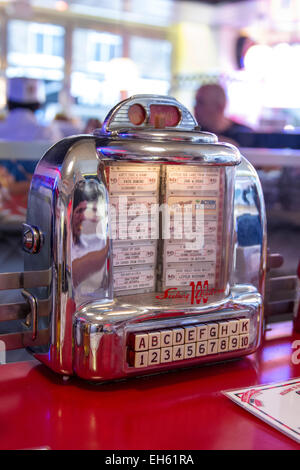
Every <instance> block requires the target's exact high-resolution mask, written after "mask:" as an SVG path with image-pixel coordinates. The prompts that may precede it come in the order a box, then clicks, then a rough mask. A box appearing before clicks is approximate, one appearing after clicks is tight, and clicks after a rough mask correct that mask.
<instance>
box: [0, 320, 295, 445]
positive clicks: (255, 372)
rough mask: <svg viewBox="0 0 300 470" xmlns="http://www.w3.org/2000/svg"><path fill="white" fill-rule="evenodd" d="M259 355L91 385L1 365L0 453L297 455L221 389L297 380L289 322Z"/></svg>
mask: <svg viewBox="0 0 300 470" xmlns="http://www.w3.org/2000/svg"><path fill="white" fill-rule="evenodd" d="M269 328H272V329H271V330H270V331H268V332H267V333H266V337H265V340H264V344H263V348H262V349H260V351H259V352H257V353H256V354H253V355H251V356H248V357H246V358H244V359H239V360H236V361H233V362H228V363H224V364H217V365H210V366H205V367H199V368H193V369H189V370H185V371H179V372H178V371H177V372H172V373H169V374H164V375H157V376H152V377H147V378H139V379H132V380H129V381H127V382H119V383H114V384H106V385H92V384H88V383H85V382H83V381H81V380H80V379H77V378H71V379H70V380H69V381H63V379H62V378H61V377H59V376H57V375H55V374H54V373H53V372H52V371H50V370H49V369H47V367H46V366H43V365H41V364H39V363H38V362H37V361H35V360H33V361H30V362H23V363H16V364H6V365H2V366H0V448H1V449H30V448H40V447H48V448H50V449H106V450H107V449H110V450H117V449H119V450H121V449H126V450H131V449H136V450H138V449H145V450H147V449H152V450H163V449H168V450H177V449H178V450H192V449H298V450H299V449H300V445H299V444H297V443H296V442H294V441H293V440H291V439H290V438H288V437H286V436H285V435H284V434H282V433H280V432H279V431H277V430H276V429H273V428H272V427H270V426H269V425H268V424H266V423H264V422H263V421H261V420H259V419H258V418H256V417H254V416H252V415H251V414H250V413H248V412H247V411H245V410H243V409H242V408H241V407H239V406H238V405H236V404H235V403H233V402H231V401H230V400H229V399H228V398H226V397H225V396H224V395H222V393H221V392H222V390H229V389H234V388H241V387H247V386H250V385H255V384H265V383H271V382H279V381H283V380H286V379H290V378H295V377H299V376H300V364H298V365H293V364H292V360H291V356H292V353H293V349H292V342H293V341H294V340H296V339H298V340H299V339H300V335H299V334H298V335H295V334H294V335H292V326H291V323H290V322H285V323H280V324H277V325H272V326H270V327H269Z"/></svg>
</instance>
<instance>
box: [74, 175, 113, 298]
mask: <svg viewBox="0 0 300 470" xmlns="http://www.w3.org/2000/svg"><path fill="white" fill-rule="evenodd" d="M105 205H106V201H105V196H104V194H103V192H102V189H101V186H100V183H99V182H98V181H96V180H94V179H86V180H84V181H81V182H80V183H78V184H77V186H76V188H75V191H74V199H73V213H72V235H73V244H72V277H73V286H74V287H75V289H76V294H77V295H76V297H77V300H78V298H79V299H80V298H82V297H84V296H86V295H88V296H90V295H93V294H95V293H96V292H99V289H101V286H102V283H103V276H104V275H105V269H104V267H105V261H106V257H107V253H108V249H109V242H108V239H107V238H106V234H105V230H106V225H107V215H106V212H105V211H106V209H105Z"/></svg>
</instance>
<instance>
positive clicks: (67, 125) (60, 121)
mask: <svg viewBox="0 0 300 470" xmlns="http://www.w3.org/2000/svg"><path fill="white" fill-rule="evenodd" d="M52 125H53V127H54V128H56V129H57V130H58V131H59V132H60V133H61V134H62V137H69V136H71V135H78V134H81V133H82V126H81V125H80V123H79V122H78V121H77V120H76V119H75V118H71V117H69V116H67V115H66V114H64V113H58V114H56V116H55V118H54V121H53V123H52Z"/></svg>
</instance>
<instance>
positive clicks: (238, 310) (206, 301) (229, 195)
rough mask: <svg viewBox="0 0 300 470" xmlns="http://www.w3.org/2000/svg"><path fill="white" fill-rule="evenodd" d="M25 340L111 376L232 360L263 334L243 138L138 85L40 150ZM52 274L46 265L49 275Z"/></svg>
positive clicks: (260, 206)
mask: <svg viewBox="0 0 300 470" xmlns="http://www.w3.org/2000/svg"><path fill="white" fill-rule="evenodd" d="M24 249H25V250H26V253H25V260H24V263H25V273H24V279H26V276H27V277H28V276H29V275H30V276H31V275H32V273H34V272H35V273H36V275H37V276H38V277H39V276H43V278H44V279H45V280H44V282H40V283H39V282H38V280H37V282H36V284H35V285H36V286H38V287H30V286H31V285H33V284H30V283H29V284H28V286H29V287H28V288H26V283H25V284H24V287H25V291H24V295H26V296H27V297H28V298H29V299H30V301H31V304H32V309H31V310H32V311H31V317H30V318H29V320H28V322H27V324H26V325H25V326H24V334H23V341H24V344H25V346H26V347H28V348H29V349H30V351H32V352H33V354H34V355H35V357H37V358H38V359H40V360H41V361H42V362H43V363H45V364H47V365H48V366H49V367H50V368H51V369H53V370H54V371H56V372H58V373H60V374H66V375H72V374H76V375H78V376H80V377H82V378H84V379H87V380H94V381H106V380H112V379H120V378H125V377H129V376H136V375H145V374H148V373H153V372H159V371H162V372H163V371H166V370H169V369H174V368H180V367H187V366H191V365H194V364H195V365H198V364H201V363H207V362H216V361H223V360H226V359H231V358H234V357H237V356H241V355H245V354H249V353H251V352H253V351H255V350H256V348H257V347H258V345H259V343H260V338H261V333H262V327H263V295H264V279H265V269H266V258H265V256H266V236H265V213H264V202H263V196H262V192H261V187H260V183H259V180H258V177H257V174H256V172H255V170H254V169H253V167H252V166H251V165H250V164H249V163H248V162H247V161H246V160H245V159H244V158H243V157H242V156H241V155H240V153H239V151H238V149H237V148H235V147H233V146H232V145H229V144H223V143H218V142H217V138H216V136H214V135H213V134H208V133H204V132H201V131H200V130H199V128H198V127H197V125H196V122H195V120H194V118H193V116H192V115H191V114H190V113H189V112H188V110H187V109H185V108H184V107H183V106H182V105H180V104H179V103H178V102H177V101H176V100H174V99H171V98H167V97H161V96H151V95H137V96H134V97H132V98H129V99H127V100H125V101H123V102H122V103H120V104H119V105H117V106H116V107H115V108H114V109H113V110H112V111H111V112H110V113H109V115H108V117H107V119H106V120H105V123H104V125H103V128H102V130H98V131H96V132H95V135H94V136H86V135H83V136H78V137H71V138H67V139H64V140H63V141H61V142H59V143H57V144H56V145H54V146H53V147H52V148H50V150H49V151H48V152H47V153H46V154H45V155H44V157H43V158H42V159H41V160H40V162H39V164H38V166H37V168H36V170H35V174H34V176H33V180H32V184H31V189H30V195H29V200H28V214H27V223H26V225H25V228H24ZM41 279H42V278H41Z"/></svg>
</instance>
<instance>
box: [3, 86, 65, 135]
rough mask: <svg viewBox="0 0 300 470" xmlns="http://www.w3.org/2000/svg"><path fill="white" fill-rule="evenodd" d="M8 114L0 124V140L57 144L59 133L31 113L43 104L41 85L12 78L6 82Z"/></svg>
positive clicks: (42, 88) (43, 97)
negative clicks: (38, 141)
mask: <svg viewBox="0 0 300 470" xmlns="http://www.w3.org/2000/svg"><path fill="white" fill-rule="evenodd" d="M7 91H8V92H7V107H8V113H7V116H6V118H5V119H4V120H3V121H1V122H0V139H2V140H12V141H33V140H47V141H49V142H56V141H57V140H60V139H61V137H62V135H61V133H60V132H59V131H58V130H56V129H53V128H52V127H51V126H43V125H42V124H40V123H39V122H38V121H37V118H36V116H35V112H36V111H37V110H38V109H40V108H41V106H42V105H43V104H44V102H45V88H44V82H42V81H40V80H36V79H33V78H22V77H15V78H11V79H9V81H8V90H7Z"/></svg>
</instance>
